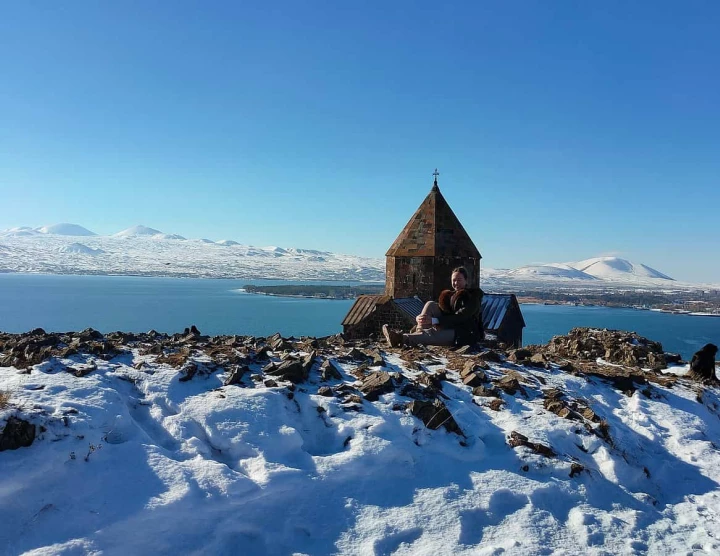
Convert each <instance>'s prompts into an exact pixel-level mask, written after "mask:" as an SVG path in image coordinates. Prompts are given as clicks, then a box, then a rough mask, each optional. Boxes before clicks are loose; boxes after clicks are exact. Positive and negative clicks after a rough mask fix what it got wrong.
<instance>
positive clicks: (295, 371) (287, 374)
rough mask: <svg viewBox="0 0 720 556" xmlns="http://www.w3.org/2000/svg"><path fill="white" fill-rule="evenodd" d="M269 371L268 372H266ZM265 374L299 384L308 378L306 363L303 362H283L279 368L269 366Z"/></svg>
mask: <svg viewBox="0 0 720 556" xmlns="http://www.w3.org/2000/svg"><path fill="white" fill-rule="evenodd" d="M266 369H267V370H266ZM263 371H264V372H265V374H268V375H272V376H277V377H279V378H282V379H283V380H289V381H290V382H293V383H295V384H298V383H300V382H302V381H303V380H305V379H306V378H307V375H306V374H305V363H304V362H302V361H293V360H288V361H283V362H282V363H281V364H280V365H279V366H275V365H274V364H273V365H272V367H271V365H268V366H267V367H265V369H263Z"/></svg>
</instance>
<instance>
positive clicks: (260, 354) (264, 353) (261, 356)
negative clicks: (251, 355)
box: [255, 346, 270, 361]
mask: <svg viewBox="0 0 720 556" xmlns="http://www.w3.org/2000/svg"><path fill="white" fill-rule="evenodd" d="M268 351H270V348H269V347H268V346H262V347H261V348H260V349H258V350H257V351H256V352H255V360H256V361H262V360H265V359H267V358H268Z"/></svg>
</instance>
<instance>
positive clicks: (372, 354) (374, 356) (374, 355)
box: [365, 349, 385, 366]
mask: <svg viewBox="0 0 720 556" xmlns="http://www.w3.org/2000/svg"><path fill="white" fill-rule="evenodd" d="M365 355H367V356H368V357H369V358H370V359H371V360H372V365H373V366H378V365H384V364H385V360H384V359H383V357H382V355H380V352H379V351H378V350H377V349H371V350H369V351H366V352H365Z"/></svg>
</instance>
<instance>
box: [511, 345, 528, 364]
mask: <svg viewBox="0 0 720 556" xmlns="http://www.w3.org/2000/svg"><path fill="white" fill-rule="evenodd" d="M530 356H532V351H530V350H529V349H525V348H519V349H514V350H512V351H511V352H510V355H508V361H512V362H513V363H523V362H524V361H525V360H526V359H529V358H530Z"/></svg>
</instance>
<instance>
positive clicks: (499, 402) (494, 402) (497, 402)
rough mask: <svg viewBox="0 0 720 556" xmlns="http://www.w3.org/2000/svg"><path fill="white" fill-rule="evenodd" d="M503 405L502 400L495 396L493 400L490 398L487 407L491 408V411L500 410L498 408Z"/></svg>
mask: <svg viewBox="0 0 720 556" xmlns="http://www.w3.org/2000/svg"><path fill="white" fill-rule="evenodd" d="M503 405H505V402H504V401H502V400H499V399H497V398H495V399H494V400H490V403H489V404H488V407H489V408H490V409H492V410H493V411H500V409H502V406H503Z"/></svg>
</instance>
